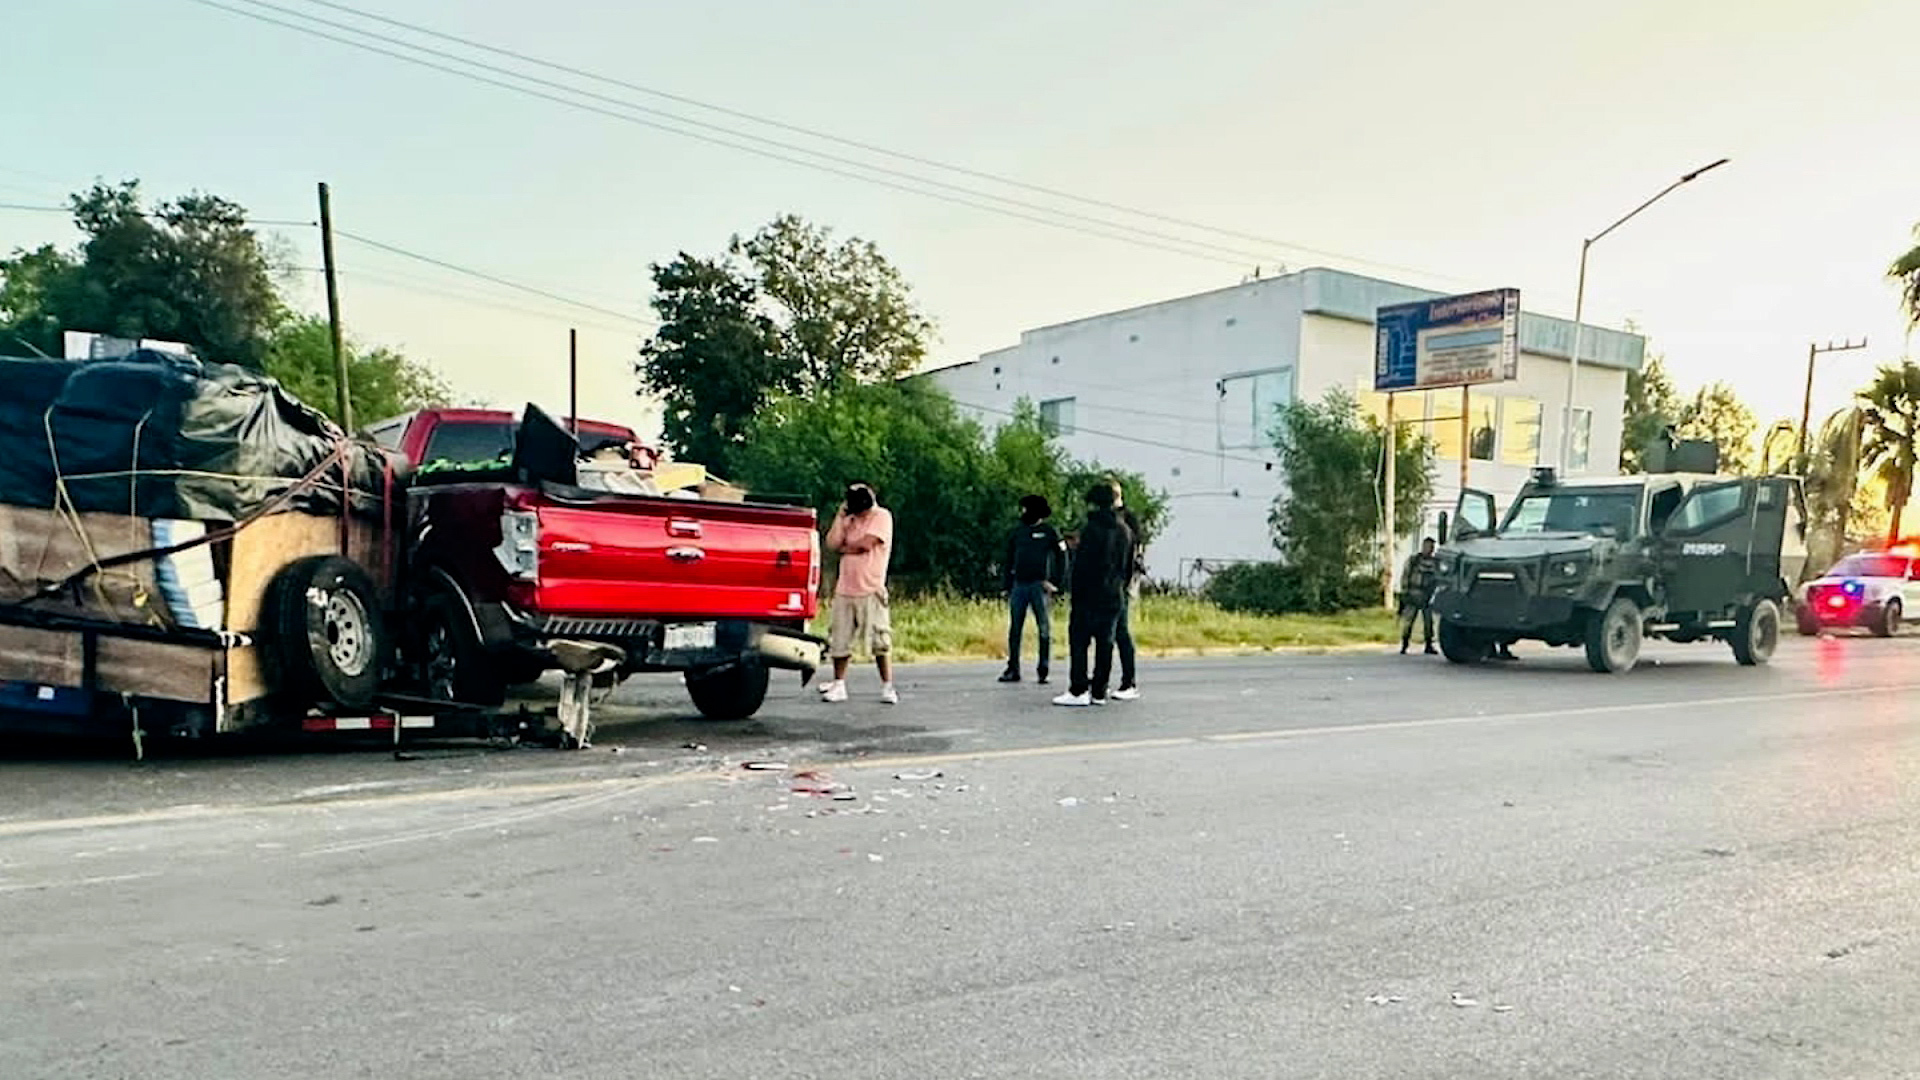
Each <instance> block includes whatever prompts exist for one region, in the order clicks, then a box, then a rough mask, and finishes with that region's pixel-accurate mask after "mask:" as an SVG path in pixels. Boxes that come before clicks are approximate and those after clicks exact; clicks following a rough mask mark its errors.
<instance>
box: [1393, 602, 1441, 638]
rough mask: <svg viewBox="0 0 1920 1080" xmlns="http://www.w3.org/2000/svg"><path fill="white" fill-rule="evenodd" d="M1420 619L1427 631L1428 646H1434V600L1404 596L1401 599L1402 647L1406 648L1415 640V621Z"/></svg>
mask: <svg viewBox="0 0 1920 1080" xmlns="http://www.w3.org/2000/svg"><path fill="white" fill-rule="evenodd" d="M1416 618H1417V619H1420V620H1421V621H1422V623H1423V629H1425V630H1426V632H1427V647H1428V648H1432V647H1433V601H1432V600H1431V599H1424V600H1423V599H1421V598H1420V597H1417V596H1410V597H1402V598H1401V600H1400V647H1401V648H1403V649H1404V648H1406V647H1407V643H1408V642H1409V641H1412V640H1413V621H1414V620H1415V619H1416Z"/></svg>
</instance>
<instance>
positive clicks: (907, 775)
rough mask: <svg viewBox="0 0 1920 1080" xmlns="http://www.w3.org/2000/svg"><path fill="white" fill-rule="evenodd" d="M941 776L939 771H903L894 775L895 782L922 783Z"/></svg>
mask: <svg viewBox="0 0 1920 1080" xmlns="http://www.w3.org/2000/svg"><path fill="white" fill-rule="evenodd" d="M941 775H942V774H941V772H940V770H939V769H903V770H901V771H900V772H897V773H894V774H893V778H894V779H895V780H908V781H920V780H934V779H938V778H939V777H940V776H941Z"/></svg>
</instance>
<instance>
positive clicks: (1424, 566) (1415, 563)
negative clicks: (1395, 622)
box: [1400, 536, 1440, 656]
mask: <svg viewBox="0 0 1920 1080" xmlns="http://www.w3.org/2000/svg"><path fill="white" fill-rule="evenodd" d="M1439 576H1440V561H1439V560H1438V559H1436V558H1434V554H1433V537H1431V536H1429V537H1427V538H1426V539H1425V540H1423V541H1421V542H1420V550H1419V551H1418V552H1417V553H1415V554H1413V555H1410V556H1408V557H1407V565H1406V566H1404V567H1402V568H1401V570H1400V654H1401V655H1402V656H1405V655H1406V652H1407V645H1408V644H1409V643H1410V642H1411V641H1412V640H1413V621H1414V619H1415V618H1419V619H1421V620H1422V623H1423V628H1424V629H1425V631H1426V643H1427V650H1426V651H1427V655H1428V656H1432V655H1433V654H1434V651H1435V650H1434V647H1433V590H1434V587H1435V586H1436V585H1438V584H1439Z"/></svg>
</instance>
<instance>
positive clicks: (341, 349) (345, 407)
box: [320, 182, 353, 435]
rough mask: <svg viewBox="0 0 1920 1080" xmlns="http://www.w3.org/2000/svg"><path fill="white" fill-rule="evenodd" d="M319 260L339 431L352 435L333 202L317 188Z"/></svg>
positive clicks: (351, 412) (351, 413)
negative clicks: (322, 270)
mask: <svg viewBox="0 0 1920 1080" xmlns="http://www.w3.org/2000/svg"><path fill="white" fill-rule="evenodd" d="M320 258H321V265H323V266H324V267H325V268H326V276H327V331H328V333H329V334H330V335H331V336H332V338H333V396H334V404H335V406H336V407H337V408H338V409H339V412H340V427H341V429H342V430H344V431H345V432H346V433H347V434H348V435H352V434H353V402H352V400H351V399H350V398H349V397H348V396H347V350H346V348H345V346H344V345H343V344H342V343H341V335H340V279H339V277H338V276H337V275H336V274H335V272H334V265H333V200H332V199H331V198H330V197H329V196H328V194H327V185H326V184H325V183H324V182H322V183H321V185H320Z"/></svg>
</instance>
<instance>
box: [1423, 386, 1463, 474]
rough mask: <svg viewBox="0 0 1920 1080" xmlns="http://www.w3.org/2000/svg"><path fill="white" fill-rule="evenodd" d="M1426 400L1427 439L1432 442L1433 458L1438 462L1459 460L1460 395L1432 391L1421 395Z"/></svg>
mask: <svg viewBox="0 0 1920 1080" xmlns="http://www.w3.org/2000/svg"><path fill="white" fill-rule="evenodd" d="M1421 396H1422V397H1424V398H1426V399H1427V438H1429V439H1432V440H1433V456H1434V458H1435V459H1436V460H1439V461H1459V460H1460V395H1459V394H1453V393H1449V394H1440V393H1435V392H1433V391H1428V392H1427V393H1425V394H1423V395H1421Z"/></svg>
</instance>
